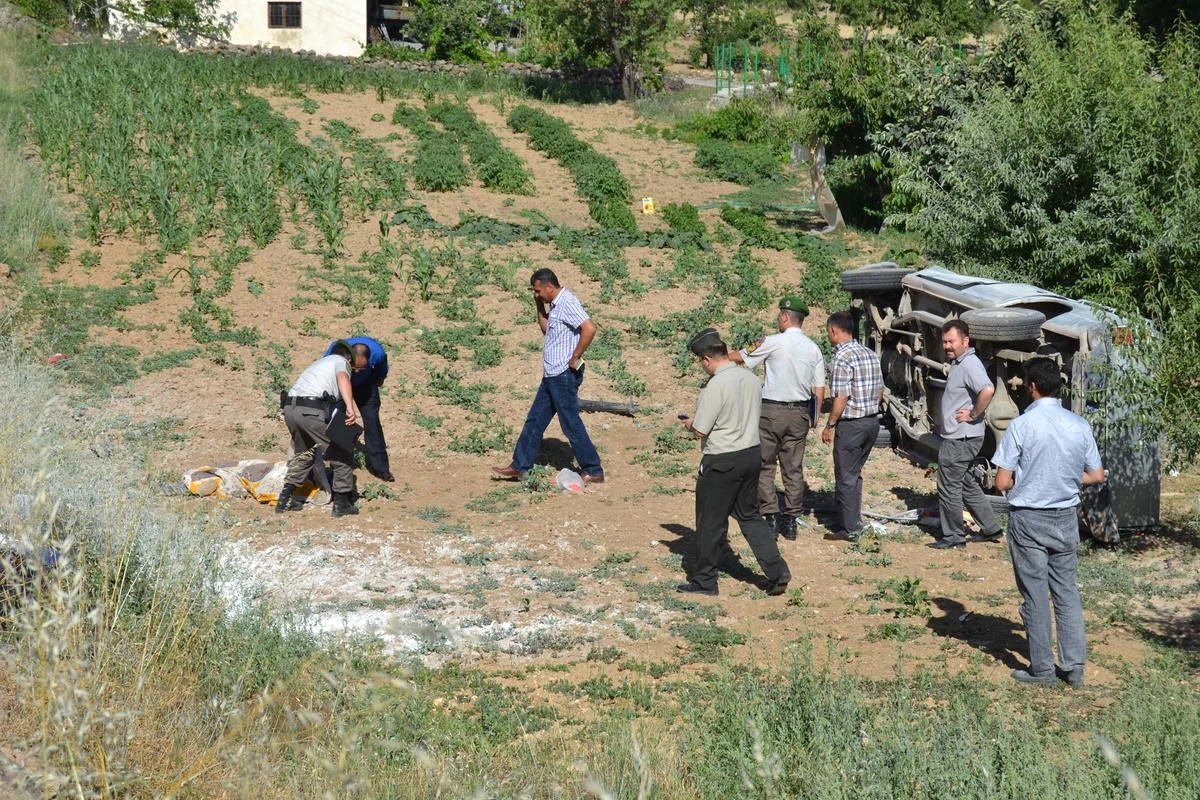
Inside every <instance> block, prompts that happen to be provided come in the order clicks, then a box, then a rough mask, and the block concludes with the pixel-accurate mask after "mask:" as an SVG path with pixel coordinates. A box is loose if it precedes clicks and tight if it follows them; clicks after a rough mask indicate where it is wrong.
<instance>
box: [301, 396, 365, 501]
mask: <svg viewBox="0 0 1200 800" xmlns="http://www.w3.org/2000/svg"><path fill="white" fill-rule="evenodd" d="M283 421H284V422H286V423H287V429H288V433H289V434H291V437H292V452H293V453H294V455H293V456H292V457H291V458H290V459H288V464H287V476H286V477H285V478H284V483H287V484H290V485H292V486H299V485H300V484H302V483H304V482H305V481H306V480H308V476H309V473H310V471H311V470H312V467H313V461H314V459H315V457H316V454H317V453H318V452H320V450H321V449H322V448H323V449H324V451H325V458H327V459H329V466H330V469H331V470H332V471H333V481H332V484H333V485H332V487H331V488H332V489H333V491H335V492H353V491H354V466H353V464H354V457H353V456H352V455H351V454H350V453H349V452H347V451H345V450H343V449H342V448H340V447H338V446H337V445H336V444H334V443H333V442H331V441H330V440H329V434H327V433H326V432H325V411H324V409H320V408H307V407H305V406H295V405H291V406H287V407H285V408H284V409H283Z"/></svg>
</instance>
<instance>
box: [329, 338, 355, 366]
mask: <svg viewBox="0 0 1200 800" xmlns="http://www.w3.org/2000/svg"><path fill="white" fill-rule="evenodd" d="M329 355H331V356H341V357H342V358H344V359H346V360H347V361H353V360H354V353H353V351H351V349H350V344H349V343H348V342H347V341H346V340H345V339H338V340H337V341H336V342H334V343H333V346H332V347H330V348H329Z"/></svg>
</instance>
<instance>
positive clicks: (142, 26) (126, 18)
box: [108, 0, 231, 45]
mask: <svg viewBox="0 0 1200 800" xmlns="http://www.w3.org/2000/svg"><path fill="white" fill-rule="evenodd" d="M220 6H221V2H220V0H109V2H108V10H109V12H110V14H109V24H110V25H112V26H114V27H117V28H120V29H121V30H122V31H124V32H127V33H145V32H147V31H150V30H157V31H161V32H164V33H166V34H169V35H170V36H171V37H173V38H175V39H177V40H178V41H180V42H182V43H184V44H188V45H191V44H195V43H196V42H197V41H199V40H201V39H224V38H226V37H227V36H228V35H229V27H230V23H231V19H230V16H231V15H230V14H228V13H226V14H221V8H220ZM112 12H115V13H112Z"/></svg>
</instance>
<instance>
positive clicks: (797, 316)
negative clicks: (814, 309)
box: [779, 308, 805, 324]
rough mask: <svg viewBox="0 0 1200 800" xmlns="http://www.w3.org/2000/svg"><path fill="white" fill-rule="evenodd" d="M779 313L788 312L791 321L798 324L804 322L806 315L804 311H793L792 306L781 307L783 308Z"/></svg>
mask: <svg viewBox="0 0 1200 800" xmlns="http://www.w3.org/2000/svg"><path fill="white" fill-rule="evenodd" d="M779 313H780V314H787V316H788V320H789V321H791V322H795V323H796V324H799V323H801V322H804V317H805V315H804V312H802V311H792V310H791V309H790V308H781V309H779Z"/></svg>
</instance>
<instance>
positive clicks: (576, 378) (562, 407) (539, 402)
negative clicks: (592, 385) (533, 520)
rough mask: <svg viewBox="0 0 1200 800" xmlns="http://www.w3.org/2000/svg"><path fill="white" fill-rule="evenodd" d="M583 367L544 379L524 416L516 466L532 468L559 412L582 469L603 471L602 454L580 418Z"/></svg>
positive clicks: (514, 460)
mask: <svg viewBox="0 0 1200 800" xmlns="http://www.w3.org/2000/svg"><path fill="white" fill-rule="evenodd" d="M584 369H585V367H580V368H579V369H577V370H576V369H568V370H566V371H565V372H563V373H562V374H560V375H555V376H554V377H553V378H547V377H543V378H542V384H541V386H539V387H538V391H537V396H535V397H534V398H533V405H532V406H530V407H529V415H528V416H527V417H525V427H523V428H522V429H521V436H520V438H518V439H517V446H516V448H515V449H514V450H513V457H512V465H513V468H514V469H519V470H521V471H522V472H525V471H527V470H529V469H530V468H532V467H533V460H534V459H535V458H537V454H538V450H539V449H540V448H541V446H542V434H544V433H545V432H546V427H547V426H548V425H549V424H550V420H552V419H554V415H555V414H557V415H558V424H559V426H560V427H562V431H563V434H564V435H565V436H566V437H567V441H569V442H570V443H571V450H572V451H573V452H574V453H575V460H576V461H578V462H579V469H580V471H581V472H582V473H583V474H584V475H603V474H604V469H603V468H602V467H601V466H600V454H599V453H597V452H596V446H595V445H594V444H592V439H591V437H590V436H588V432H587V428H585V427H583V420H582V419H580V418H579V385H580V384H582V383H583V371H584Z"/></svg>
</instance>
